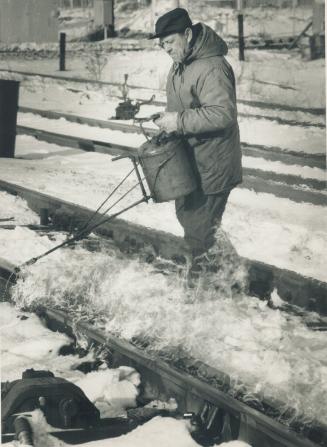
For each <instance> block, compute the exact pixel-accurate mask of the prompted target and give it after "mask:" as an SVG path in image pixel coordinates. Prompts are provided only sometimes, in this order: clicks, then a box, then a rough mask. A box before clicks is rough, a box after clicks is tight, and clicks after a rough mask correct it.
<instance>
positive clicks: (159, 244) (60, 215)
mask: <svg viewBox="0 0 327 447" xmlns="http://www.w3.org/2000/svg"><path fill="white" fill-rule="evenodd" d="M0 189H2V190H4V191H6V192H9V193H11V194H15V195H19V196H20V197H22V198H23V199H25V200H26V201H27V203H28V205H29V207H30V208H31V209H32V210H33V211H35V212H37V213H39V212H40V209H41V208H48V209H49V216H50V217H51V219H52V222H53V223H54V225H56V226H57V228H61V229H64V230H67V229H69V228H71V227H72V226H78V225H83V223H85V222H86V221H87V220H88V219H89V218H90V216H91V215H92V214H93V213H94V211H93V210H89V209H87V208H85V207H82V206H79V205H76V204H73V203H70V202H67V201H64V200H61V199H58V198H55V197H52V196H50V195H47V194H44V193H40V192H37V191H33V190H31V189H28V188H25V187H23V186H19V185H15V184H13V183H9V182H5V181H3V180H0ZM96 233H97V234H99V235H100V236H103V237H105V238H109V239H111V240H113V241H114V243H115V245H116V246H117V247H119V248H122V249H127V248H132V249H133V250H136V251H138V250H143V249H146V248H147V247H151V250H152V251H153V253H155V254H157V255H159V254H160V256H161V257H163V258H166V259H171V260H173V261H175V262H177V263H185V262H186V257H187V256H188V250H187V247H186V245H185V243H184V240H183V239H182V238H180V237H177V236H174V235H172V234H170V233H166V232H163V231H158V230H155V229H150V228H146V227H143V226H141V225H137V224H134V223H131V222H127V221H125V220H122V219H114V220H112V221H109V222H107V223H105V224H104V225H102V226H100V227H99V228H98V229H97V231H96ZM240 259H241V261H243V262H244V263H245V265H246V266H247V269H248V272H249V286H248V287H249V293H250V294H252V295H255V296H258V297H260V298H266V299H267V298H269V297H270V295H271V292H272V291H273V289H276V290H277V292H278V294H279V296H280V297H281V298H282V299H283V300H284V301H286V302H288V303H290V304H292V305H297V306H300V307H302V308H305V309H307V310H310V311H315V312H317V313H319V314H320V315H327V283H325V282H322V281H319V280H317V279H314V278H309V277H305V276H302V275H300V274H298V273H296V272H293V271H290V270H286V269H280V268H278V267H276V266H273V265H268V264H265V263H263V262H259V261H254V260H250V259H245V258H240Z"/></svg>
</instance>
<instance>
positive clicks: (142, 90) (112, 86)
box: [0, 68, 326, 128]
mask: <svg viewBox="0 0 327 447" xmlns="http://www.w3.org/2000/svg"><path fill="white" fill-rule="evenodd" d="M1 72H2V73H8V74H9V75H10V78H11V79H12V75H18V76H23V77H25V78H29V77H40V78H43V79H49V80H51V79H52V80H54V81H56V82H58V83H60V82H66V83H67V82H71V83H73V84H75V85H78V84H91V85H95V86H97V87H99V86H103V87H108V88H109V90H110V96H112V97H117V98H121V91H120V89H121V87H122V84H121V83H119V82H108V81H98V80H94V79H87V78H81V77H73V76H65V75H64V74H60V75H51V74H44V73H37V72H27V71H21V70H8V69H4V68H0V73H1ZM128 88H129V89H130V91H131V93H133V94H132V98H131V99H135V100H140V101H144V99H149V97H151V96H152V95H153V94H155V95H156V97H157V96H158V95H159V97H161V98H162V99H161V100H154V101H153V102H152V104H153V105H158V106H164V105H165V104H166V103H165V101H164V99H165V93H164V92H163V91H161V90H157V89H153V88H151V87H146V86H142V87H140V86H136V85H128ZM74 91H79V90H78V89H77V90H74ZM138 95H139V97H138ZM238 104H241V105H246V106H251V107H255V108H259V109H270V110H280V111H286V112H303V113H306V114H309V115H313V116H324V115H325V113H326V109H325V108H323V107H295V106H289V105H285V104H278V103H267V102H262V101H256V100H247V99H241V98H239V99H238ZM241 116H242V115H241ZM244 116H251V115H249V114H244ZM254 116H255V115H254ZM265 118H266V119H273V120H277V121H279V122H280V123H284V124H289V125H292V124H294V125H299V122H294V120H283V119H281V118H279V117H266V116H265ZM303 125H305V126H312V125H313V126H315V125H317V126H318V127H321V128H324V127H325V124H322V123H316V124H313V123H310V122H306V121H303Z"/></svg>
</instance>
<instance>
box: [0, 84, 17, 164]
mask: <svg viewBox="0 0 327 447" xmlns="http://www.w3.org/2000/svg"><path fill="white" fill-rule="evenodd" d="M18 96H19V82H18V81H10V80H6V79H1V80H0V157H8V158H14V157H15V141H16V123H17V110H18Z"/></svg>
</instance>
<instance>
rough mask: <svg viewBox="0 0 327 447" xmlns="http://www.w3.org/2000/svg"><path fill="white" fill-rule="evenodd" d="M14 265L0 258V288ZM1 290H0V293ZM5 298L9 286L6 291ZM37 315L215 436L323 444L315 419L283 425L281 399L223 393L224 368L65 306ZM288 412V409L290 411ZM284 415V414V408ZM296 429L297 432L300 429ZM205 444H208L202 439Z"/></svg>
mask: <svg viewBox="0 0 327 447" xmlns="http://www.w3.org/2000/svg"><path fill="white" fill-rule="evenodd" d="M13 271H14V266H13V265H10V264H9V263H8V262H4V261H2V260H0V293H1V292H2V291H3V290H1V289H3V288H4V286H5V283H6V281H7V280H8V278H10V276H11V275H12V273H13ZM1 294H2V293H1ZM7 299H10V288H9V291H8V293H7ZM38 315H39V316H40V317H41V318H42V320H43V321H44V322H46V324H47V326H48V328H50V329H52V330H54V331H57V330H60V331H63V332H65V333H67V334H68V335H70V336H72V337H73V338H75V340H76V339H77V338H78V336H79V335H81V334H83V336H84V339H85V338H86V339H87V341H88V344H89V346H91V345H93V346H99V345H100V346H101V348H102V349H103V348H105V349H106V352H108V354H109V356H110V358H109V361H110V364H111V365H112V367H118V366H121V365H128V366H132V367H133V368H135V369H136V370H137V371H138V372H139V373H140V375H141V378H142V388H141V389H142V394H141V400H142V401H143V402H145V403H146V402H147V401H150V400H154V399H159V400H163V401H167V400H168V399H169V398H171V397H174V398H175V399H176V401H177V403H178V412H179V413H180V414H185V413H193V414H195V415H197V417H198V418H200V419H201V421H202V422H203V424H204V425H205V426H206V427H209V429H210V430H209V431H210V433H211V436H213V435H214V436H215V437H216V439H219V441H228V440H231V439H237V438H239V439H242V440H244V441H246V442H249V443H250V444H251V446H252V447H262V446H263V445H265V446H266V447H318V446H323V445H326V444H325V442H326V441H327V426H325V425H323V424H320V423H314V424H311V426H310V427H303V426H299V425H297V424H296V423H294V422H293V423H292V424H291V426H286V425H284V424H283V423H281V422H280V421H281V420H283V419H282V416H281V413H280V411H279V410H278V408H283V403H282V402H280V401H273V400H269V401H268V400H263V401H261V402H259V403H258V402H256V401H255V400H253V401H247V404H245V403H244V402H242V400H241V399H242V396H239V399H235V398H233V397H232V396H230V395H229V394H228V391H229V386H230V378H229V376H228V375H226V374H225V373H224V372H222V371H219V370H217V369H214V368H211V367H210V366H208V365H206V364H204V363H202V362H199V361H194V359H192V358H188V359H185V358H184V359H179V360H178V361H176V362H172V361H167V359H166V358H161V356H160V353H158V354H153V353H149V352H147V351H145V350H143V349H140V348H139V347H137V346H135V345H133V344H131V343H129V342H127V341H124V340H122V339H119V338H117V337H115V336H114V335H112V334H110V333H108V332H105V331H104V329H103V328H101V327H94V326H93V325H91V324H87V323H85V322H81V321H76V319H74V317H73V316H71V315H68V314H67V312H66V311H63V310H58V309H50V308H45V307H41V308H39V309H38ZM289 411H290V414H292V411H293V410H292V409H290V410H289ZM284 417H285V413H284ZM299 431H302V433H301V434H300V433H299ZM203 445H209V444H206V443H205V444H203Z"/></svg>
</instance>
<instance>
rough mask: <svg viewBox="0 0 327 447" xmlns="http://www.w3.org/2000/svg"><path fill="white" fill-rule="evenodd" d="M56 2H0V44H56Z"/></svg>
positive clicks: (26, 0) (7, 0) (34, 0)
mask: <svg viewBox="0 0 327 447" xmlns="http://www.w3.org/2000/svg"><path fill="white" fill-rule="evenodd" d="M58 6H59V3H58V0H1V11H0V42H2V43H8V44H10V43H20V42H37V43H41V42H57V41H58Z"/></svg>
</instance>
